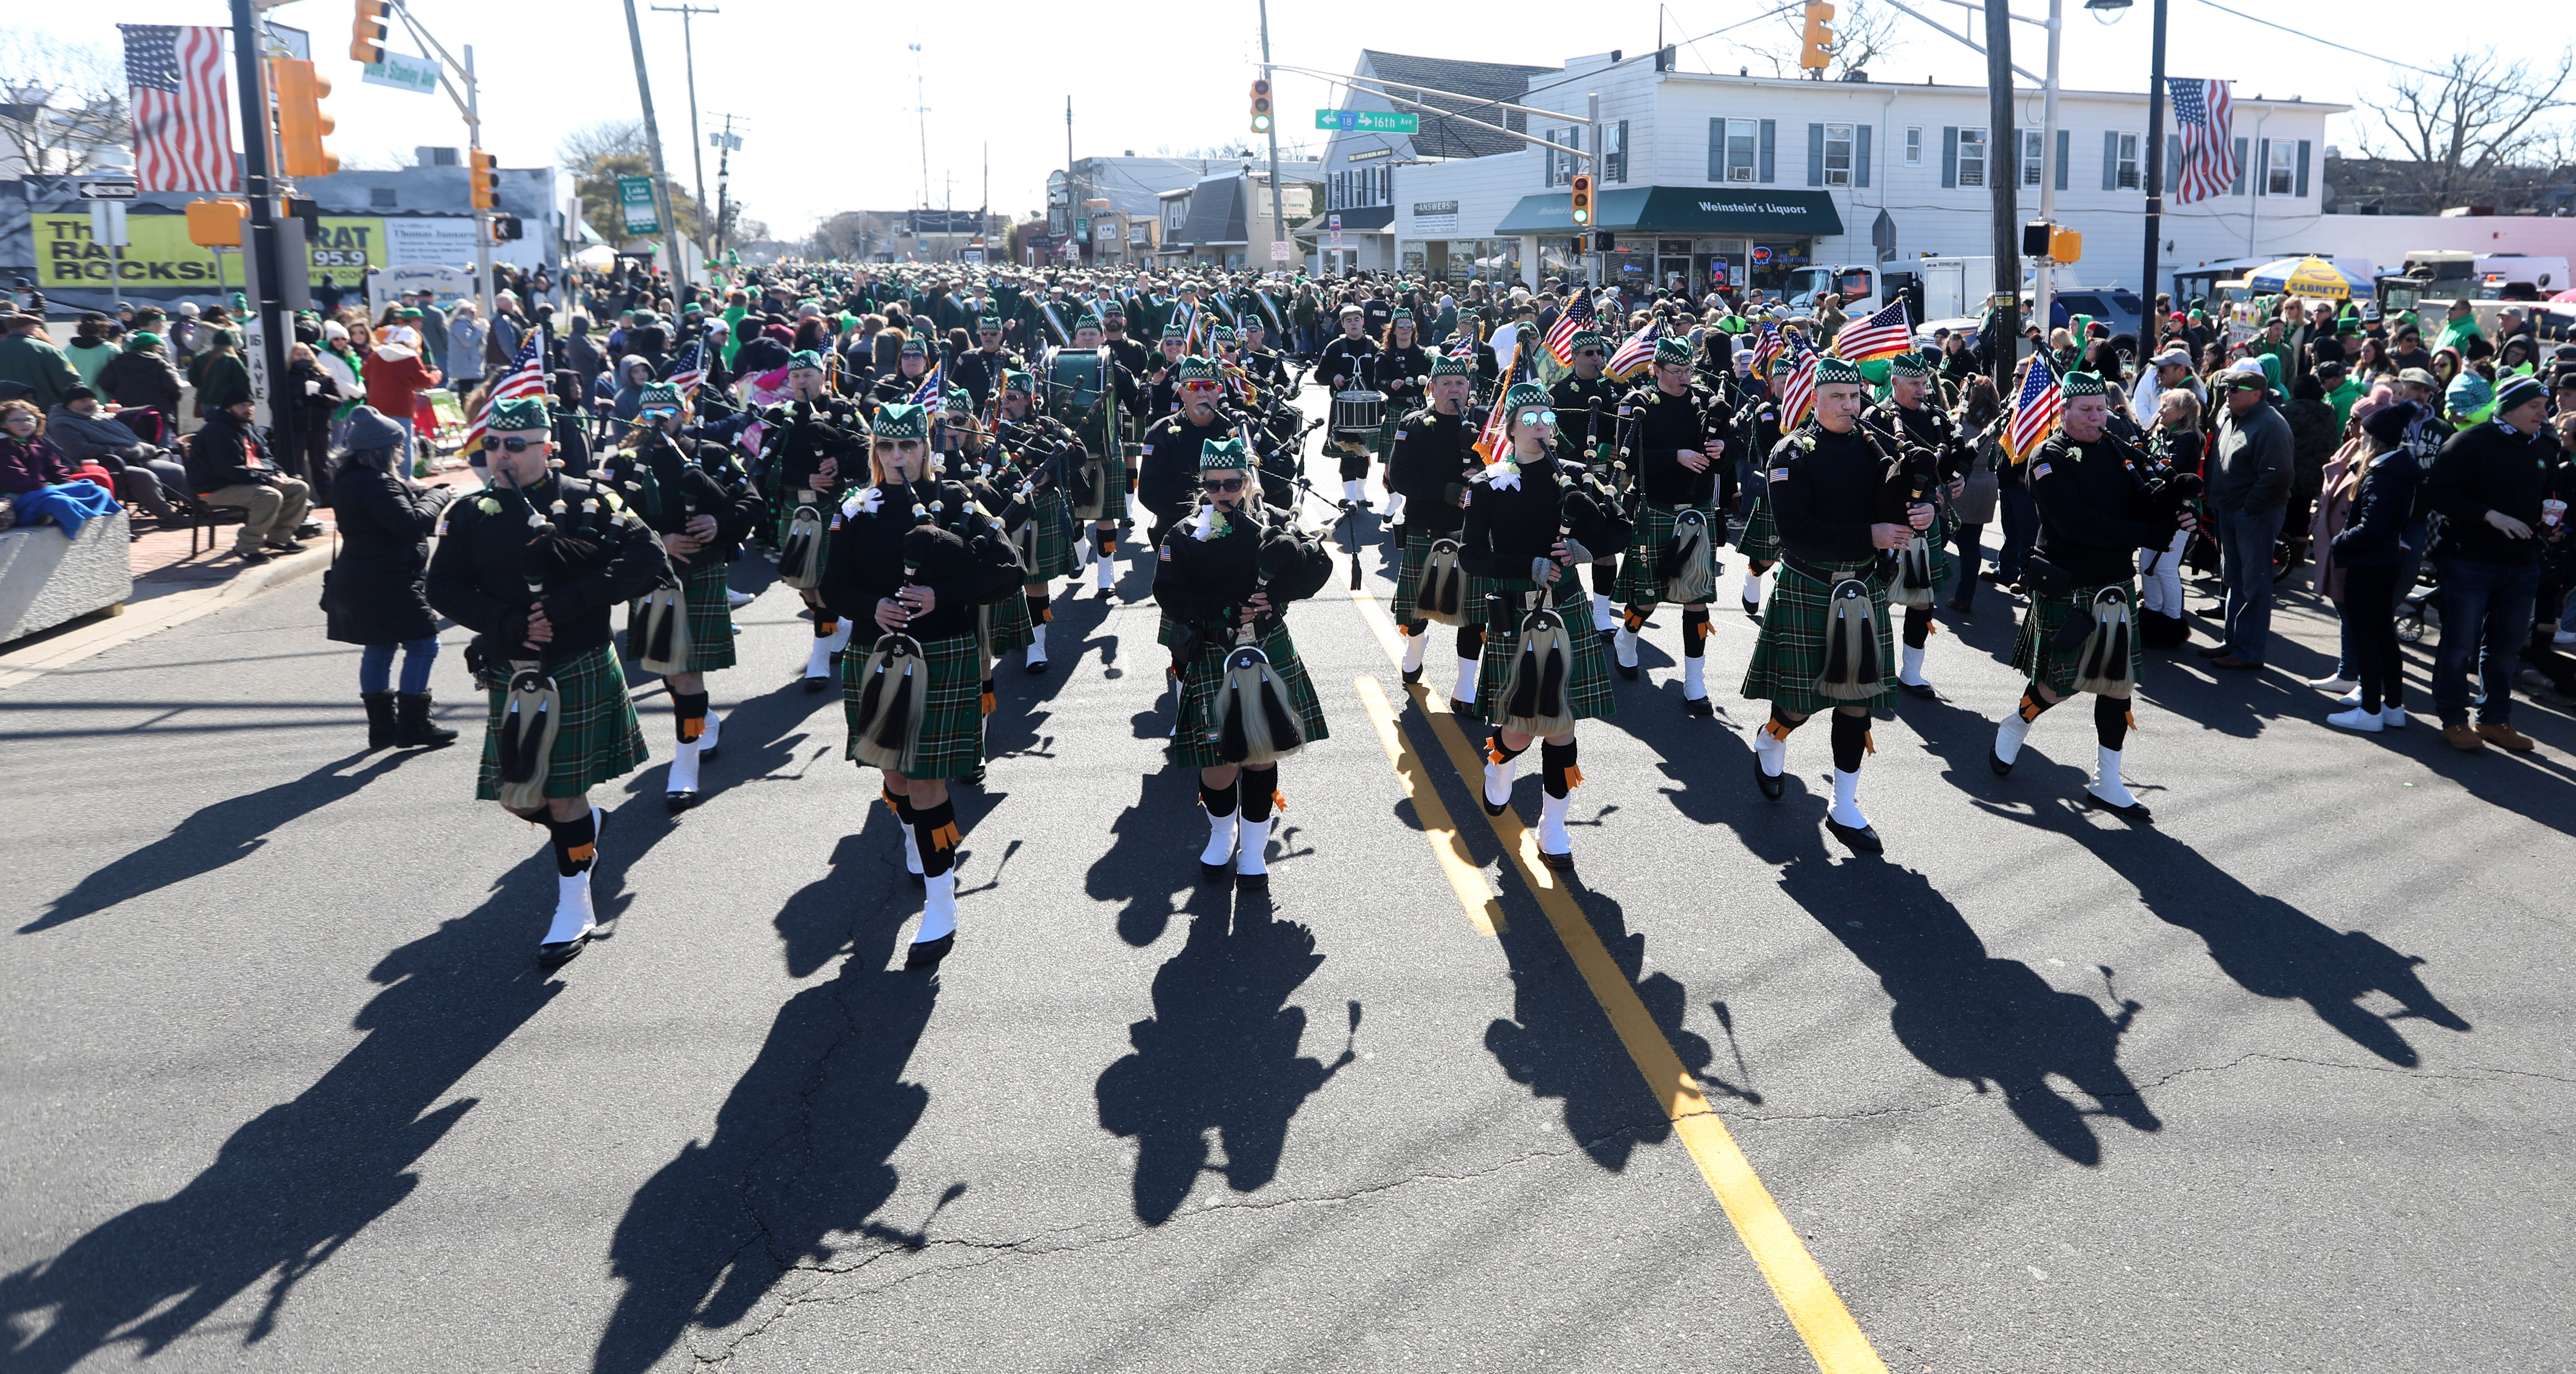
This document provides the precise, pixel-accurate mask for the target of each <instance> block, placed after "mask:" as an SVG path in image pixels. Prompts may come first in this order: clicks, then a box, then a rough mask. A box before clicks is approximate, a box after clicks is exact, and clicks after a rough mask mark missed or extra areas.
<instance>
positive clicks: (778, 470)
mask: <svg viewBox="0 0 2576 1374" xmlns="http://www.w3.org/2000/svg"><path fill="white" fill-rule="evenodd" d="M787 393H788V400H787V403H786V405H785V406H784V407H783V408H781V409H780V410H779V411H777V412H776V413H775V418H773V419H772V420H770V422H769V428H768V433H767V434H765V435H764V436H763V443H764V446H765V447H766V448H767V449H768V457H767V458H766V459H765V460H764V462H763V465H762V466H763V470H764V477H765V481H764V483H763V486H764V487H765V489H766V490H767V492H768V493H769V496H770V500H771V504H772V506H773V508H774V509H775V510H776V511H777V519H776V522H775V523H774V525H773V526H772V528H771V540H772V545H771V547H773V548H784V547H786V545H787V532H788V528H789V525H790V522H792V521H793V520H794V519H795V516H796V509H797V507H799V506H819V507H822V508H824V509H825V510H828V509H829V508H830V507H831V506H832V505H833V504H834V503H835V502H836V501H837V500H838V499H839V498H838V492H839V491H840V489H841V487H842V486H843V485H844V484H845V483H847V482H850V481H853V480H855V479H856V477H857V475H858V470H859V468H860V466H861V464H863V463H864V462H865V461H866V453H867V451H866V449H865V447H864V446H863V445H862V443H861V441H860V438H859V435H860V433H861V423H860V420H859V413H858V408H857V407H856V406H853V405H852V404H850V403H849V402H848V401H845V400H843V399H841V398H840V397H838V396H834V395H831V394H830V392H829V390H828V389H827V387H826V385H825V380H824V372H823V356H822V355H821V354H820V353H816V352H813V351H811V350H803V351H799V352H797V353H793V354H790V355H789V356H788V359H787ZM830 547H831V533H830V528H829V521H828V520H826V522H825V530H824V533H823V534H822V535H821V536H819V537H818V540H817V543H816V547H815V549H814V551H813V553H812V554H811V555H810V556H811V557H812V558H813V559H814V560H815V566H816V567H817V568H820V567H821V566H822V562H823V559H824V558H825V556H826V554H827V553H828V551H829V549H830ZM797 595H798V596H799V597H802V598H803V599H804V602H805V608H806V610H807V612H808V613H809V614H811V615H812V617H813V620H814V643H813V646H812V647H811V648H810V649H808V650H807V651H806V654H805V672H804V683H805V690H806V691H808V692H820V691H822V690H823V689H824V688H826V687H828V686H830V685H831V682H832V665H833V664H834V663H835V662H837V661H838V659H837V658H836V657H835V656H836V655H838V654H840V653H842V652H843V651H844V650H845V649H846V648H847V647H848V645H849V642H850V628H849V626H847V625H845V624H843V623H842V621H841V619H840V617H838V616H836V615H833V614H832V611H831V608H830V607H828V606H826V605H824V604H823V596H822V593H820V592H818V591H816V590H815V589H813V588H811V587H807V588H803V589H800V590H799V591H798V592H797Z"/></svg>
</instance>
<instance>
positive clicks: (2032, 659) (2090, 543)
mask: <svg viewBox="0 0 2576 1374" xmlns="http://www.w3.org/2000/svg"><path fill="white" fill-rule="evenodd" d="M2058 385H2059V388H2060V392H2061V394H2062V395H2063V396H2064V398H2065V410H2064V411H2063V412H2062V413H2061V415H2060V416H2059V419H2058V432H2057V433H2056V434H2054V435H2051V436H2050V437H2049V438H2048V439H2047V441H2046V442H2044V443H2042V444H2041V445H2040V446H2039V447H2038V448H2037V449H2036V450H2034V451H2033V452H2032V454H2031V457H2030V476H2029V481H2030V492H2031V499H2032V500H2033V501H2035V502H2036V503H2038V506H2039V542H2038V545H2037V546H2036V547H2035V549H2034V550H2033V552H2032V556H2031V557H2030V558H2028V559H2026V560H2025V561H2024V562H2023V564H2022V585H2023V586H2024V587H2026V588H2028V589H2029V592H2030V607H2029V609H2028V610H2027V611H2025V612H2024V613H2023V615H2022V622H2021V637H2020V638H2019V639H2017V640H2015V641H2014V643H2013V657H2012V666H2013V667H2015V668H2017V669H2019V670H2021V671H2022V672H2024V673H2026V674H2028V675H2029V678H2030V685H2029V687H2028V689H2027V690H2025V691H2024V692H2023V693H2022V698H2021V704H2020V706H2019V707H2018V708H2017V709H2015V710H2014V711H2013V712H2012V713H2011V714H2009V715H2007V716H2005V717H2004V719H2003V723H2002V724H2000V725H1998V726H1996V727H1995V743H1994V750H1993V752H1992V754H1991V755H1990V756H1989V757H1988V759H1987V763H1988V765H1989V766H1990V767H1992V769H1993V770H1994V772H1995V775H1996V776H1997V777H2003V776H2007V775H2009V774H2010V773H2011V772H2012V768H2013V764H2014V762H2015V761H2016V760H2017V759H2019V758H2020V756H2021V747H2022V742H2023V741H2024V740H2026V739H2028V738H2029V737H2030V727H2031V726H2032V724H2034V723H2035V722H2037V721H2038V719H2039V716H2040V713H2041V712H2043V711H2046V710H2048V709H2049V708H2050V707H2052V706H2055V705H2057V704H2058V703H2059V702H2060V701H2063V700H2064V699H2065V698H2067V697H2068V696H2071V695H2073V694H2074V693H2077V692H2091V693H2094V698H2093V732H2094V739H2095V743H2096V746H2097V747H2096V749H2095V751H2094V759H2095V764H2094V771H2093V781H2092V782H2091V783H2090V784H2089V785H2087V786H2086V787H2085V789H2084V804H2085V805H2086V806H2090V807H2098V808H2100V809H2101V810H2104V811H2109V812H2111V813H2112V814H2114V815H2116V816H2118V817H2120V818H2121V819H2122V820H2125V821H2145V820H2147V819H2148V815H2147V808H2146V806H2145V805H2144V804H2143V803H2141V802H2140V801H2139V800H2138V799H2137V798H2136V797H2134V796H2132V795H2131V794H2130V792H2129V789H2128V787H2127V786H2126V785H2125V784H2123V783H2122V782H2121V781H2120V752H2121V746H2122V744H2123V742H2124V741H2125V740H2126V738H2127V736H2128V732H2129V730H2130V729H2131V728H2132V727H2134V726H2135V725H2136V723H2137V722H2136V720H2135V719H2134V718H2133V717H2132V715H2131V713H2130V707H2129V702H2130V697H2131V694H2132V693H2133V692H2134V691H2135V689H2136V687H2137V680H2138V669H2139V668H2140V666H2141V665H2142V664H2143V663H2144V662H2145V658H2146V655H2145V649H2144V644H2143V641H2142V639H2141V637H2140V636H2139V634H2138V631H2137V624H2136V620H2135V616H2136V607H2137V600H2138V583H2137V571H2138V565H2137V561H2136V560H2137V551H2138V550H2139V549H2141V548H2156V547H2160V546H2162V545H2163V544H2164V543H2165V542H2166V541H2168V540H2169V539H2171V538H2172V537H2173V530H2174V527H2175V526H2176V525H2177V524H2179V525H2181V527H2182V528H2184V529H2189V528H2191V521H2190V516H2189V515H2188V513H2185V512H2181V511H2179V510H2172V511H2168V512H2167V513H2164V514H2162V515H2158V514H2157V513H2156V512H2155V509H2154V507H2155V499H2154V496H2153V495H2152V493H2150V492H2149V491H2148V489H2147V487H2146V476H2145V474H2144V473H2143V472H2142V471H2141V470H2140V460H2141V459H2142V458H2143V457H2144V455H2143V454H2140V453H2139V452H2138V451H2137V450H2136V449H2133V448H2130V447H2129V446H2128V445H2126V444H2124V443H2122V442H2121V441H2119V440H2117V439H2114V438H2112V437H2110V436H2108V435H2107V434H2105V433H2104V432H2103V428H2104V426H2105V425H2106V424H2108V423H2109V421H2110V415H2111V405H2110V400H2109V398H2108V397H2107V396H2106V395H2105V394H2104V389H2103V384H2102V379H2101V378H2100V377H2097V376H2095V375H2093V374H2092V373H2090V372H2070V373H2067V374H2066V376H2065V378H2064V379H2063V380H2062V381H2060V382H2059V384H2058ZM2070 622H2072V624H2071V626H2070Z"/></svg>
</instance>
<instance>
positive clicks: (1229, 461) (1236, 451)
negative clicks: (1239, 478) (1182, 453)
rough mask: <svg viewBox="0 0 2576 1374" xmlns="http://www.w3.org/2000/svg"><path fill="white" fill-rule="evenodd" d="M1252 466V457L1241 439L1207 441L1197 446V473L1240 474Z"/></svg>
mask: <svg viewBox="0 0 2576 1374" xmlns="http://www.w3.org/2000/svg"><path fill="white" fill-rule="evenodd" d="M1251 466H1252V455H1251V454H1250V453H1249V452H1248V451H1246V450H1245V449H1244V447H1243V441H1242V440H1241V439H1231V438H1229V439H1209V440H1206V441H1204V442H1202V443H1201V444H1200V445H1199V471H1201V472H1227V471H1233V472H1241V471H1243V470H1244V469H1246V468H1249V467H1251Z"/></svg>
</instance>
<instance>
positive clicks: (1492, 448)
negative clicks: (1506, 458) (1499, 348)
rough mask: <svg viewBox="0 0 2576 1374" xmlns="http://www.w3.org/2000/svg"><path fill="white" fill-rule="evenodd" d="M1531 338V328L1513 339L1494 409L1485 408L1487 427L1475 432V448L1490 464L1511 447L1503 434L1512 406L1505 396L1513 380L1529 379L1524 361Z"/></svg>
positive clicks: (1499, 460) (1501, 456)
mask: <svg viewBox="0 0 2576 1374" xmlns="http://www.w3.org/2000/svg"><path fill="white" fill-rule="evenodd" d="M1528 338H1529V331H1527V330H1523V331H1521V333H1520V335H1519V336H1518V337H1517V338H1515V339H1514V340H1513V342H1512V356H1511V360H1510V361H1509V362H1508V363H1506V364H1505V365H1504V367H1503V374H1502V375H1503V384H1502V385H1501V386H1498V387H1496V388H1494V406H1493V409H1492V410H1490V411H1488V412H1486V414H1485V428H1484V430H1483V431H1482V432H1480V433H1479V434H1477V436H1476V452H1478V453H1480V454H1482V455H1484V459H1485V461H1486V462H1487V463H1488V464H1491V463H1499V462H1501V461H1503V455H1504V454H1505V453H1508V452H1510V451H1511V447H1512V445H1511V441H1510V440H1508V439H1506V438H1505V437H1503V430H1504V425H1503V421H1504V418H1505V417H1506V416H1507V415H1509V414H1510V408H1509V407H1507V406H1505V405H1504V404H1503V398H1504V397H1507V396H1509V395H1511V394H1512V384H1513V383H1514V382H1518V381H1522V380H1524V379H1526V378H1527V376H1528V374H1529V369H1528V368H1527V367H1526V366H1524V365H1523V360H1524V359H1526V358H1527V357H1528V356H1529V353H1530V350H1529V348H1528V347H1527V346H1526V341H1527V339H1528Z"/></svg>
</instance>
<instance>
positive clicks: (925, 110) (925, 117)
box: [912, 43, 930, 244]
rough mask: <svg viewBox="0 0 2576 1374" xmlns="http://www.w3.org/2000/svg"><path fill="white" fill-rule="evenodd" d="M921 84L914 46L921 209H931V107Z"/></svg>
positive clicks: (916, 235) (917, 234) (917, 233)
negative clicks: (926, 101)
mask: <svg viewBox="0 0 2576 1374" xmlns="http://www.w3.org/2000/svg"><path fill="white" fill-rule="evenodd" d="M926 99H927V97H926V96H925V95H924V93H923V90H922V83H921V45H920V44H919V43H915V44H913V45H912V122H913V127H914V128H915V129H917V130H919V132H920V135H921V208H922V209H924V210H927V209H929V208H930V106H929V105H928V104H926V103H924V102H925V100H926ZM920 239H921V226H920V225H919V224H918V223H916V224H914V225H913V241H914V242H915V243H916V244H918V243H919V242H920Z"/></svg>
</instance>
